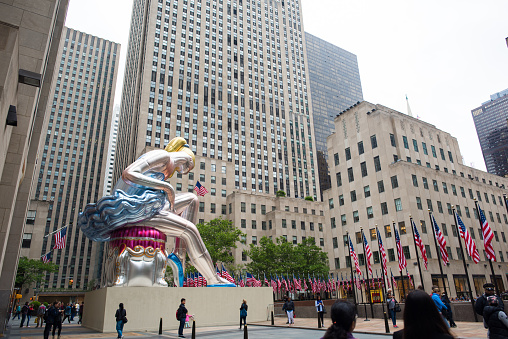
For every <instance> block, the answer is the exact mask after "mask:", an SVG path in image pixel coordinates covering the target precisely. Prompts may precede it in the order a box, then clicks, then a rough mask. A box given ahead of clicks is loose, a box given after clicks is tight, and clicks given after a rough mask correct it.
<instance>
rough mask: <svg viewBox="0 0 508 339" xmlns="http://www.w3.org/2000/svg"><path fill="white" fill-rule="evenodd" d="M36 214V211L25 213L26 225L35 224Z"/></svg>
mask: <svg viewBox="0 0 508 339" xmlns="http://www.w3.org/2000/svg"><path fill="white" fill-rule="evenodd" d="M36 214H37V211H30V210H29V211H27V212H26V223H27V225H33V224H35V216H36Z"/></svg>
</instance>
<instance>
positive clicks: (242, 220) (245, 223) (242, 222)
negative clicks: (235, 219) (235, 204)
mask: <svg viewBox="0 0 508 339" xmlns="http://www.w3.org/2000/svg"><path fill="white" fill-rule="evenodd" d="M240 224H241V227H242V228H247V220H245V219H241V220H240Z"/></svg>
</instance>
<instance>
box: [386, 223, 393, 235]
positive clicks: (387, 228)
mask: <svg viewBox="0 0 508 339" xmlns="http://www.w3.org/2000/svg"><path fill="white" fill-rule="evenodd" d="M391 237H392V227H391V226H390V225H385V238H391Z"/></svg>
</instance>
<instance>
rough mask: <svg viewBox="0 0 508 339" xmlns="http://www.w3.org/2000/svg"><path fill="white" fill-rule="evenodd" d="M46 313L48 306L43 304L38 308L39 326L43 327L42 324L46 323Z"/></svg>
mask: <svg viewBox="0 0 508 339" xmlns="http://www.w3.org/2000/svg"><path fill="white" fill-rule="evenodd" d="M44 314H46V306H44V304H41V305H40V306H39V308H38V309H37V326H35V327H36V328H37V327H39V326H40V327H42V324H43V323H44Z"/></svg>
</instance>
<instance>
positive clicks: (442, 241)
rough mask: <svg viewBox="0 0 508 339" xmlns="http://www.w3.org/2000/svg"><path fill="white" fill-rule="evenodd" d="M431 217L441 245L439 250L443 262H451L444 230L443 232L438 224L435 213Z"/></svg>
mask: <svg viewBox="0 0 508 339" xmlns="http://www.w3.org/2000/svg"><path fill="white" fill-rule="evenodd" d="M431 217H432V226H433V227H434V232H435V234H436V240H437V243H438V245H439V252H441V259H442V260H443V263H444V264H445V265H446V264H449V263H450V260H449V259H448V251H447V250H446V240H445V238H444V236H443V232H441V229H440V228H439V226H438V225H437V222H436V219H435V218H434V215H432V214H431Z"/></svg>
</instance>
